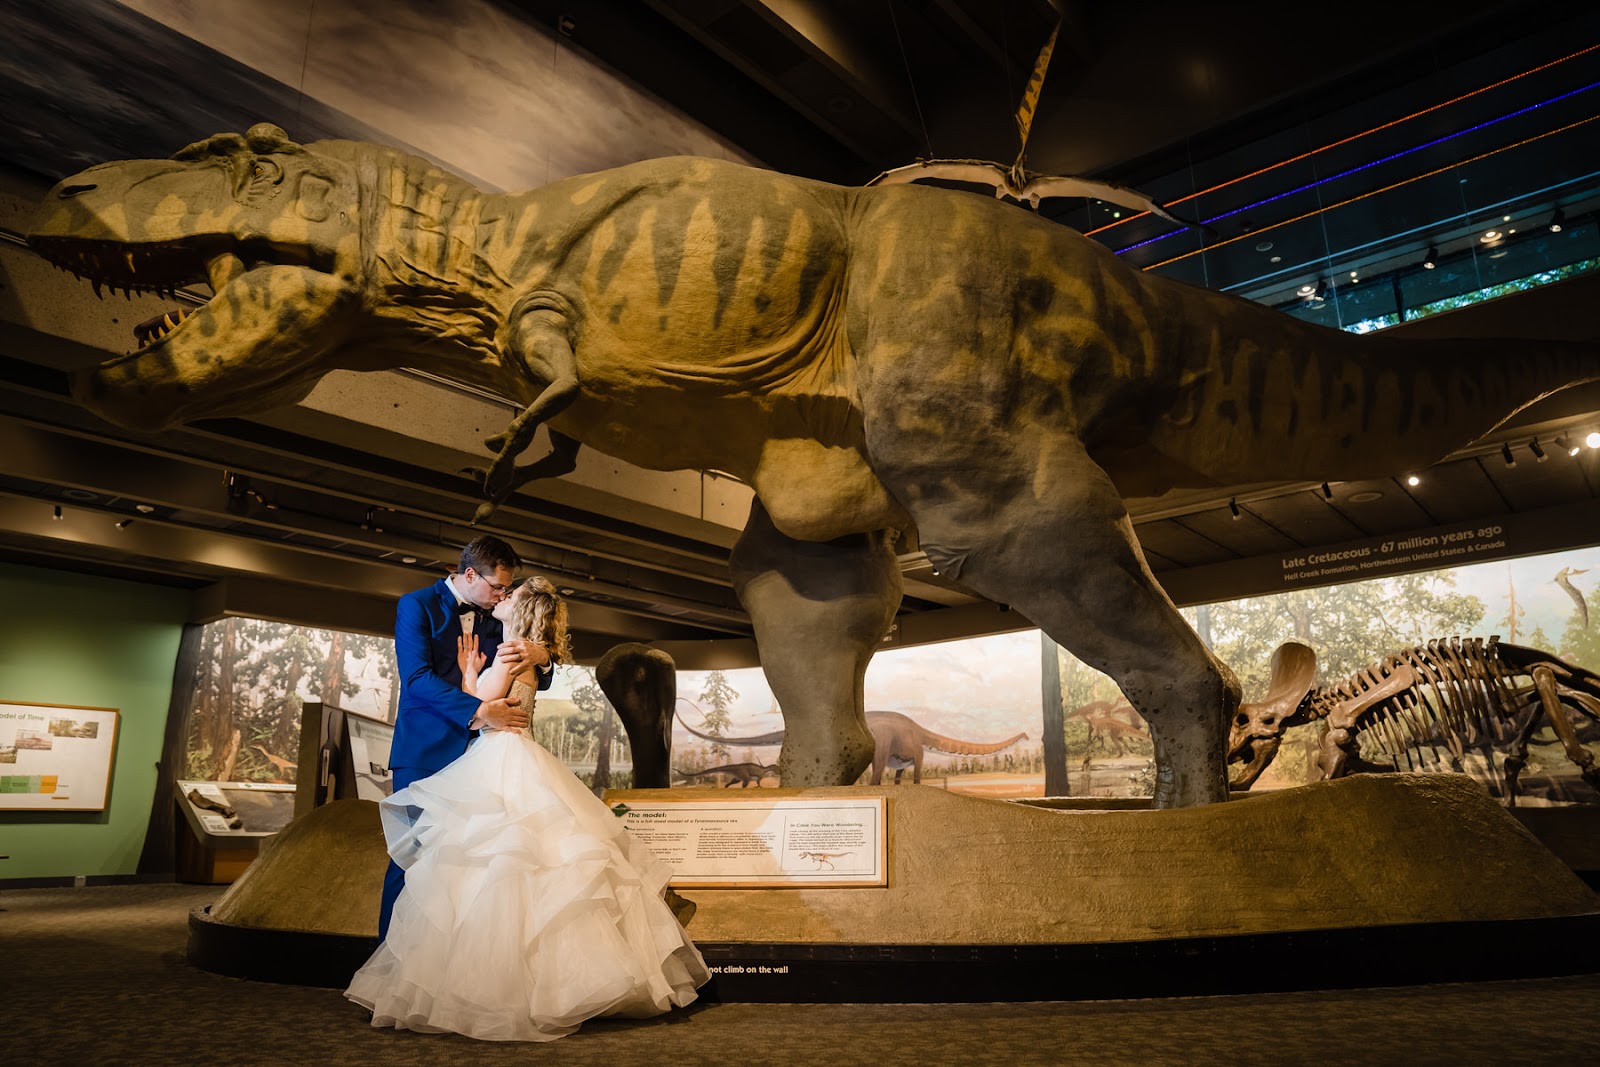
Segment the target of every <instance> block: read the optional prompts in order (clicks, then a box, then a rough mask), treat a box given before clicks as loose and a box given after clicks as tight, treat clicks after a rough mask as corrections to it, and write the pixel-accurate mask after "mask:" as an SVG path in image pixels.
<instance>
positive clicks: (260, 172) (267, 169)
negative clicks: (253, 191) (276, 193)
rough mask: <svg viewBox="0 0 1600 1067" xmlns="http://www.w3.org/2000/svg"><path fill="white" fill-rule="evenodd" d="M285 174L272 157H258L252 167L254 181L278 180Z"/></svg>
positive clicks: (251, 172) (251, 173) (251, 175)
mask: <svg viewBox="0 0 1600 1067" xmlns="http://www.w3.org/2000/svg"><path fill="white" fill-rule="evenodd" d="M282 176H283V171H282V170H280V169H279V168H278V165H277V164H276V163H274V162H272V160H270V159H258V160H256V161H255V163H254V164H252V165H251V167H250V178H251V180H252V181H268V182H276V181H277V180H278V179H279V178H281V177H282Z"/></svg>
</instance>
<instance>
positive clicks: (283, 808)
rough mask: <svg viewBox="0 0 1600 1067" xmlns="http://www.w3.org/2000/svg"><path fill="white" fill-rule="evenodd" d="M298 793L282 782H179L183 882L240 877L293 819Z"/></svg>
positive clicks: (179, 863)
mask: <svg viewBox="0 0 1600 1067" xmlns="http://www.w3.org/2000/svg"><path fill="white" fill-rule="evenodd" d="M294 790H295V787H294V786H292V785H289V784H287V783H281V782H203V781H191V780H184V779H181V778H180V779H179V780H178V782H177V790H176V792H175V794H174V797H175V799H176V802H177V805H178V810H179V811H181V812H182V813H183V818H182V819H181V820H179V822H178V823H177V826H176V833H177V849H176V858H177V871H176V873H177V878H178V881H180V882H199V883H202V884H207V885H221V884H226V883H228V882H232V881H233V880H234V879H235V878H237V877H239V875H240V874H242V873H244V869H245V868H246V867H248V866H250V863H251V861H252V860H254V859H255V858H256V853H257V852H258V851H259V850H260V848H261V841H262V839H264V838H268V837H271V836H272V835H273V834H275V833H277V832H278V831H279V830H281V829H283V828H284V827H285V826H287V825H289V822H290V820H292V819H293V818H294Z"/></svg>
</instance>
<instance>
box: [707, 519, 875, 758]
mask: <svg viewBox="0 0 1600 1067" xmlns="http://www.w3.org/2000/svg"><path fill="white" fill-rule="evenodd" d="M729 563H730V566H731V567H732V570H733V584H734V590H735V592H737V593H738V595H739V601H740V603H742V604H743V605H744V607H745V610H746V611H747V612H749V613H750V621H751V623H752V624H753V626H754V627H755V635H756V646H757V648H758V649H759V651H760V653H761V666H762V669H763V670H764V671H765V672H766V675H767V681H768V683H769V684H770V685H771V686H772V693H773V695H774V696H776V697H777V698H778V705H779V706H780V707H781V708H782V709H783V721H784V739H783V749H782V751H781V752H780V754H779V756H778V773H779V776H780V777H781V778H782V780H783V784H784V785H785V786H813V785H851V784H853V783H854V782H855V780H856V779H857V778H859V777H860V776H861V772H862V771H863V770H865V769H866V767H867V764H869V763H872V762H873V756H874V752H875V750H876V748H877V745H876V742H875V741H874V740H873V736H872V731H870V730H869V729H867V720H866V710H865V707H864V706H863V696H862V683H863V679H864V678H865V677H866V673H867V661H868V660H870V659H871V658H872V653H873V650H874V649H876V648H877V647H878V644H879V642H881V641H882V640H883V635H884V634H886V633H888V632H889V627H890V625H891V624H892V623H893V622H894V615H895V612H896V611H897V610H898V609H899V607H900V568H899V565H898V564H897V562H896V560H895V555H894V549H893V548H892V547H891V545H890V544H889V540H888V538H887V537H886V536H885V535H884V534H882V533H873V534H860V535H856V536H854V537H849V538H841V539H839V540H838V541H827V542H812V541H798V540H795V539H794V538H791V537H788V536H786V535H785V534H783V533H782V532H780V531H779V530H778V529H777V528H776V527H775V526H774V525H773V524H772V519H771V517H770V516H768V514H767V511H766V508H765V507H763V506H762V504H761V501H760V500H759V499H757V500H756V501H755V502H754V503H753V504H752V505H751V508H750V518H749V521H748V522H747V523H746V524H745V529H744V533H743V534H742V535H740V538H739V542H738V544H736V545H735V546H734V549H733V555H732V557H731V558H730V560H729ZM874 770H875V773H874V781H875V782H876V781H879V780H881V778H882V773H883V768H882V767H881V766H877V765H875V766H874Z"/></svg>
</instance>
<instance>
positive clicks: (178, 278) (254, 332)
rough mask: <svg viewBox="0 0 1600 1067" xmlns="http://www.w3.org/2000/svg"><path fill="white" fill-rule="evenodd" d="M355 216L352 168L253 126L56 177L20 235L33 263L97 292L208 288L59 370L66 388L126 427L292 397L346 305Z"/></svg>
mask: <svg viewBox="0 0 1600 1067" xmlns="http://www.w3.org/2000/svg"><path fill="white" fill-rule="evenodd" d="M358 208H359V188H358V184H357V177H356V171H355V168H354V167H353V166H352V165H351V164H349V163H347V162H344V161H341V160H339V159H334V158H330V157H329V156H327V155H324V154H319V153H318V152H316V151H315V148H314V146H313V148H309V149H308V148H306V147H302V146H301V145H298V144H295V143H294V142H292V141H290V140H289V139H288V136H287V135H286V134H285V133H284V132H283V130H281V129H279V128H278V127H276V126H272V125H268V124H265V123H262V124H259V125H256V126H253V127H251V128H250V131H249V132H248V133H246V134H244V135H243V136H240V135H239V134H233V133H223V134H217V135H215V136H213V137H208V138H206V139H205V140H203V141H199V142H196V143H195V144H192V145H190V146H189V147H187V148H185V149H183V150H182V151H180V152H179V153H177V154H176V155H175V156H173V157H172V158H171V159H136V160H126V161H123V162H117V163H104V164H101V165H100V166H97V167H90V168H89V169H88V170H86V171H83V172H81V173H79V174H75V175H73V176H72V177H70V178H67V179H66V180H65V181H63V182H61V183H60V184H59V185H57V186H56V187H55V188H54V189H52V190H51V191H50V193H49V195H48V196H47V197H46V199H45V202H44V203H43V204H42V205H41V206H40V208H39V211H38V214H37V216H36V218H35V220H34V225H33V227H32V229H31V231H30V232H29V234H28V243H29V244H30V245H32V246H33V248H34V249H35V250H36V251H37V252H38V253H39V254H40V255H41V256H43V257H44V258H45V259H47V260H49V261H50V262H52V263H54V264H55V265H56V266H59V267H62V268H64V269H66V270H69V271H71V272H73V273H74V274H78V275H81V276H84V277H87V278H89V279H90V280H92V281H93V282H94V285H95V292H96V294H97V295H98V294H99V292H100V289H101V287H103V286H104V287H109V288H111V289H112V290H113V291H115V290H116V289H124V290H127V291H129V292H154V293H167V294H171V293H172V292H173V291H174V290H176V289H178V288H181V287H184V286H190V285H195V284H198V283H202V282H205V283H209V284H210V286H211V289H212V291H213V294H214V295H213V296H212V297H211V299H210V300H209V301H208V302H207V303H205V304H204V305H202V306H201V307H199V308H198V309H195V310H193V311H189V312H184V311H178V310H174V311H171V312H168V313H167V314H166V315H165V316H162V317H158V318H156V319H153V320H151V321H150V322H147V323H143V324H141V325H140V326H138V327H137V328H136V329H135V338H136V342H137V347H136V348H135V349H134V350H133V351H132V352H130V353H128V354H127V355H124V356H118V357H116V358H114V359H111V360H108V361H107V362H105V363H103V364H101V365H100V366H99V367H95V368H91V369H87V370H82V371H79V372H77V373H76V374H75V375H74V378H73V393H74V395H75V396H76V397H77V398H78V399H79V400H80V401H81V402H82V403H84V404H85V405H86V406H87V407H89V408H90V409H91V410H93V411H96V412H97V413H99V414H101V415H103V416H104V417H106V418H108V419H110V420H111V421H113V422H117V423H120V424H122V425H125V426H131V427H137V428H141V429H159V428H161V427H164V426H169V425H172V424H174V423H178V422H182V421H184V420H186V419H191V418H198V417H201V416H210V415H224V414H230V413H235V412H239V411H243V410H246V409H250V410H255V409H260V408H263V407H269V406H271V405H273V404H276V403H288V402H291V401H294V400H298V399H299V398H301V397H303V396H304V395H305V394H306V393H308V392H310V390H311V387H312V386H313V385H314V384H315V383H316V380H317V378H318V377H320V376H321V375H322V374H323V373H325V372H326V371H327V369H328V367H327V366H325V365H320V360H319V357H320V356H322V355H323V354H324V353H326V352H327V351H328V350H329V349H331V348H333V347H335V346H337V345H338V344H339V343H340V341H341V340H342V338H343V336H344V335H345V334H346V333H347V332H348V330H349V328H350V323H351V320H352V319H353V317H354V315H355V313H356V311H357V310H358V309H359V306H360V295H361V293H360V285H361V232H360V225H359V213H358Z"/></svg>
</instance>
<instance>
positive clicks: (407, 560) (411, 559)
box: [400, 556, 417, 563]
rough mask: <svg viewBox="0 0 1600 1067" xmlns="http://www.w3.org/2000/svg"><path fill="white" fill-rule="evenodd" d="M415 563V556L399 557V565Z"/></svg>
mask: <svg viewBox="0 0 1600 1067" xmlns="http://www.w3.org/2000/svg"><path fill="white" fill-rule="evenodd" d="M416 561H417V557H416V556H401V557H400V562H401V563H415V562H416Z"/></svg>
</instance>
